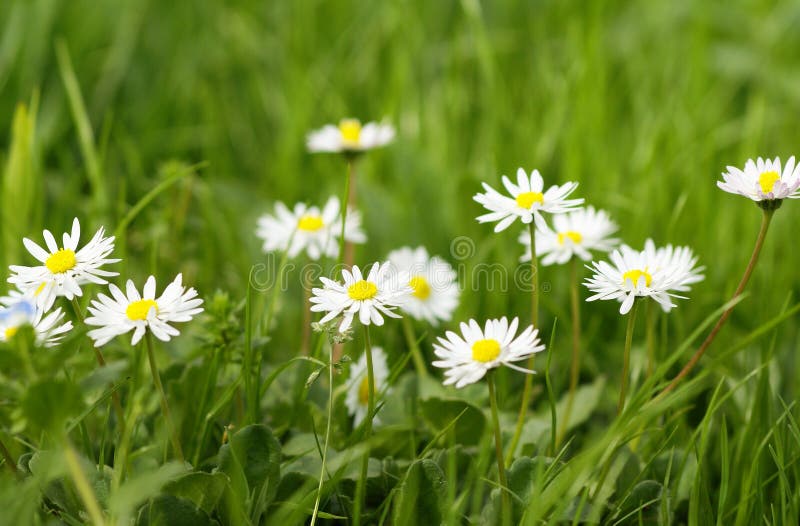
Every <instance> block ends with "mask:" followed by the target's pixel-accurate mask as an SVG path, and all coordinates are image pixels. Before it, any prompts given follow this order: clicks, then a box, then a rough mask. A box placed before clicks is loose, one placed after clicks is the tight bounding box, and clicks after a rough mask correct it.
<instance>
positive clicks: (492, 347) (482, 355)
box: [472, 340, 500, 363]
mask: <svg viewBox="0 0 800 526" xmlns="http://www.w3.org/2000/svg"><path fill="white" fill-rule="evenodd" d="M498 356H500V342H498V341H497V340H478V341H476V342H475V343H473V344H472V359H473V360H475V361H476V362H483V363H486V362H491V361H492V360H494V359H495V358H497V357H498Z"/></svg>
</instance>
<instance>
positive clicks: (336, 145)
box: [306, 119, 394, 153]
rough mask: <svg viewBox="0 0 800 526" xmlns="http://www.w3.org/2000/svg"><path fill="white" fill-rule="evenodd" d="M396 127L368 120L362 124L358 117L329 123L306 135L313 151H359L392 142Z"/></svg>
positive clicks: (307, 143) (308, 145)
mask: <svg viewBox="0 0 800 526" xmlns="http://www.w3.org/2000/svg"><path fill="white" fill-rule="evenodd" d="M393 139H394V127H392V126H391V125H389V124H381V123H377V122H368V123H367V124H365V125H364V126H361V121H359V120H358V119H342V120H341V121H339V125H338V126H335V125H333V124H327V125H325V126H323V127H322V128H320V129H319V130H314V131H312V132H311V133H309V134H308V136H307V137H306V146H307V147H308V151H310V152H311V153H319V152H329V153H339V152H344V153H357V152H363V151H365V150H371V149H373V148H379V147H381V146H385V145H387V144H389V143H390V142H392V140H393Z"/></svg>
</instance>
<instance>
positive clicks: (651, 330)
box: [645, 300, 656, 378]
mask: <svg viewBox="0 0 800 526" xmlns="http://www.w3.org/2000/svg"><path fill="white" fill-rule="evenodd" d="M646 309H647V310H646V311H645V330H646V333H647V334H646V338H647V378H650V377H651V376H653V370H654V369H655V367H656V310H655V302H654V301H652V300H647V307H646Z"/></svg>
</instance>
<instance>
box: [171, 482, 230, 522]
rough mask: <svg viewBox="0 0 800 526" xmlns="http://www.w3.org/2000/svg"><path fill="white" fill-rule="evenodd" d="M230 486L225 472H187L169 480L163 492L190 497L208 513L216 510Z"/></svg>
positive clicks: (184, 497)
mask: <svg viewBox="0 0 800 526" xmlns="http://www.w3.org/2000/svg"><path fill="white" fill-rule="evenodd" d="M227 486H228V477H227V476H226V475H225V474H224V473H219V472H217V473H203V472H199V473H187V474H186V475H184V476H182V477H180V478H177V479H175V480H172V481H170V482H167V483H166V484H165V485H164V488H163V489H162V493H165V494H167V495H172V496H174V497H181V498H183V499H188V500H190V501H192V502H194V503H195V505H196V506H197V507H198V508H201V509H202V510H203V511H205V512H206V513H208V514H211V513H212V512H213V511H214V508H216V507H217V503H218V502H219V500H220V499H221V498H222V495H223V493H224V492H225V488H226V487H227Z"/></svg>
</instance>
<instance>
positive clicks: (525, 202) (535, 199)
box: [517, 192, 544, 209]
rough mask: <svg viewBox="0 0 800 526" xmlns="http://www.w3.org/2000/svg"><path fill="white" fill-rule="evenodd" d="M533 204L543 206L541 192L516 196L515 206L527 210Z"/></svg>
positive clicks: (523, 193)
mask: <svg viewBox="0 0 800 526" xmlns="http://www.w3.org/2000/svg"><path fill="white" fill-rule="evenodd" d="M533 203H539V204H540V205H541V204H544V194H542V193H541V192H522V193H521V194H519V195H518V196H517V206H519V207H520V208H525V209H528V208H530V207H532V206H533Z"/></svg>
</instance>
